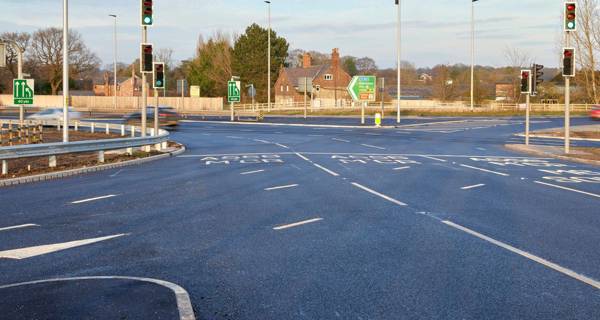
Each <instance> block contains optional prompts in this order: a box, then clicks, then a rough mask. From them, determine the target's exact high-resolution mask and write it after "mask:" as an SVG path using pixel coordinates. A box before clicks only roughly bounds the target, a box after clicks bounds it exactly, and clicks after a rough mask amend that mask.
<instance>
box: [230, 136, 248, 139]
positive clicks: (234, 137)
mask: <svg viewBox="0 0 600 320" xmlns="http://www.w3.org/2000/svg"><path fill="white" fill-rule="evenodd" d="M226 138H229V139H244V138H242V137H236V136H227V137H226Z"/></svg>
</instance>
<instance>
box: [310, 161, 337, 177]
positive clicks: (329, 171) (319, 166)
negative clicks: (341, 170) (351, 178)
mask: <svg viewBox="0 0 600 320" xmlns="http://www.w3.org/2000/svg"><path fill="white" fill-rule="evenodd" d="M313 165H314V166H315V167H317V168H319V169H321V170H323V171H325V172H327V173H329V174H330V175H332V176H334V177H338V176H339V174H337V173H335V172H333V171H331V170H329V169H327V168H325V167H323V166H321V165H319V164H316V163H313Z"/></svg>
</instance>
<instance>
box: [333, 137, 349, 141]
mask: <svg viewBox="0 0 600 320" xmlns="http://www.w3.org/2000/svg"><path fill="white" fill-rule="evenodd" d="M331 140H335V141H340V142H350V141H348V140H344V139H339V138H331Z"/></svg>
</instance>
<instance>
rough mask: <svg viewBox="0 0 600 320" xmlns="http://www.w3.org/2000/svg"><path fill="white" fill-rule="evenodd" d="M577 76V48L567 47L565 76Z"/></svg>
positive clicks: (564, 67)
mask: <svg viewBox="0 0 600 320" xmlns="http://www.w3.org/2000/svg"><path fill="white" fill-rule="evenodd" d="M574 76H575V49H574V48H565V49H564V50H563V77H574Z"/></svg>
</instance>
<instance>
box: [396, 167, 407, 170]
mask: <svg viewBox="0 0 600 320" xmlns="http://www.w3.org/2000/svg"><path fill="white" fill-rule="evenodd" d="M406 169H410V167H400V168H394V170H406Z"/></svg>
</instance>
